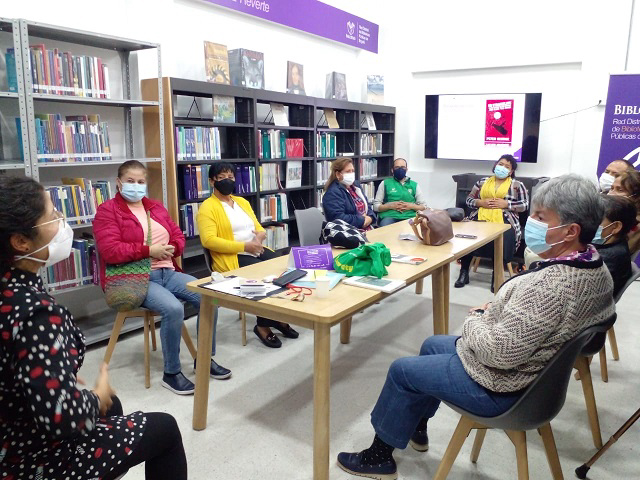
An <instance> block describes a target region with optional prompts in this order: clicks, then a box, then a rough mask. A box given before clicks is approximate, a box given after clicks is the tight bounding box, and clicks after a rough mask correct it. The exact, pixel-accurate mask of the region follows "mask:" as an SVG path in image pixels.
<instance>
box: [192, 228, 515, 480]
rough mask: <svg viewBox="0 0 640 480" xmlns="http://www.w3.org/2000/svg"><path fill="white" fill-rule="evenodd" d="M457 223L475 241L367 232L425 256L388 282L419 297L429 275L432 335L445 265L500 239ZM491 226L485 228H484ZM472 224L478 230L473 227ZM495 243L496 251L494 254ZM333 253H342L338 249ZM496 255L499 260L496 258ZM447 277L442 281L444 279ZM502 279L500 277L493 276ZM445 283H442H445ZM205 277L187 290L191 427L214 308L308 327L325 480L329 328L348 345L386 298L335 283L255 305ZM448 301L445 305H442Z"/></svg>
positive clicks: (202, 398) (199, 421)
mask: <svg viewBox="0 0 640 480" xmlns="http://www.w3.org/2000/svg"><path fill="white" fill-rule="evenodd" d="M454 225H456V227H455V228H456V230H458V229H460V230H459V231H460V232H463V231H464V232H465V233H467V232H471V231H473V233H474V234H476V235H478V239H476V240H464V241H459V240H462V239H457V238H456V239H454V240H453V241H451V242H448V243H447V244H445V245H441V246H439V247H429V246H425V245H422V244H420V243H417V242H411V241H403V240H398V234H399V233H409V232H410V231H411V228H410V227H409V225H408V224H407V223H406V222H401V223H398V224H395V225H391V226H388V227H384V228H380V229H377V230H375V231H373V232H370V233H369V234H368V237H369V240H370V241H372V242H377V241H382V242H384V243H385V244H386V245H387V246H388V247H389V249H390V250H391V251H392V252H393V253H402V254H407V255H414V256H423V257H424V256H426V257H427V261H426V262H424V263H423V264H421V265H407V264H400V263H392V264H391V265H390V266H389V267H387V270H388V271H389V278H394V279H402V280H405V281H406V282H407V285H410V284H412V283H416V287H417V291H418V293H421V289H422V281H423V279H424V278H425V277H426V276H427V275H430V274H431V275H433V282H432V293H433V309H434V332H438V333H444V332H445V331H446V325H447V323H448V318H447V316H448V297H449V295H448V285H449V284H448V271H449V264H450V263H451V262H452V261H455V260H456V259H457V258H459V257H461V256H462V255H465V254H466V253H468V252H470V251H472V250H474V249H475V248H477V247H479V246H481V245H484V244H485V243H488V242H490V241H492V240H493V239H499V240H501V239H502V232H504V231H506V229H504V228H503V227H504V226H503V225H495V226H494V228H487V227H486V226H485V225H483V224H479V223H475V222H474V223H469V224H466V225H464V226H459V225H458V224H454ZM487 225H489V224H487ZM474 226H476V229H474ZM498 244H499V247H500V248H499V252H498ZM335 253H340V251H339V250H337V251H336V252H335ZM498 253H499V258H498ZM496 258H498V260H499V263H497V265H498V264H499V266H500V271H501V269H502V260H501V259H502V242H498V241H497V242H496ZM286 264H287V257H279V258H276V259H273V260H269V261H266V262H261V263H259V264H255V265H251V266H248V267H244V268H240V269H237V270H234V271H233V272H229V273H228V274H233V275H237V276H241V277H244V278H252V279H262V278H264V277H266V276H267V275H272V274H279V273H281V272H283V271H284V270H285V268H286ZM445 277H446V278H445ZM496 277H498V278H500V280H501V279H502V275H500V276H499V275H496ZM445 280H446V282H445ZM209 281H210V280H209V279H208V278H205V279H202V280H196V281H194V282H191V283H189V284H188V285H187V286H188V289H189V290H190V291H193V292H197V293H199V294H200V295H201V296H202V301H201V304H200V331H199V332H198V361H197V369H196V390H195V396H194V406H193V428H194V430H203V429H205V428H206V425H207V409H208V405H209V353H208V352H209V348H210V347H211V342H212V337H213V308H214V306H215V305H217V306H221V307H227V308H230V309H232V310H238V311H242V312H247V313H251V314H254V315H260V316H264V317H267V318H273V319H276V320H278V321H282V322H287V323H291V324H293V325H296V326H299V327H303V328H308V329H311V330H313V331H314V371H313V478H314V479H315V480H320V479H322V480H327V479H328V478H329V431H330V430H329V413H330V409H329V405H330V402H329V396H330V367H331V365H330V329H331V327H333V326H334V325H337V324H340V325H341V331H340V340H341V342H343V343H348V342H349V334H350V329H351V317H352V316H353V315H354V314H356V313H358V312H360V311H362V310H364V309H365V308H367V307H368V306H370V305H372V304H374V303H376V302H378V301H380V300H382V299H383V298H385V297H387V296H388V294H385V293H382V292H379V291H376V290H368V289H364V288H360V287H354V286H350V285H345V284H339V285H337V286H336V287H335V288H334V289H333V290H331V292H330V294H329V297H328V298H326V299H320V298H317V297H316V296H314V295H311V296H310V297H308V298H307V299H306V300H305V301H304V302H292V301H289V300H283V299H279V298H265V299H263V300H261V301H254V300H249V299H245V298H242V297H238V296H234V295H227V294H224V293H220V292H216V291H214V290H210V289H207V288H204V287H200V284H202V283H207V282H209ZM445 302H446V304H445Z"/></svg>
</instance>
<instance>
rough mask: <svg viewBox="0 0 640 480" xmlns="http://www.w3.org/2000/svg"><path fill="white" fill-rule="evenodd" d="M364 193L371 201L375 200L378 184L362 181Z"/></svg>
mask: <svg viewBox="0 0 640 480" xmlns="http://www.w3.org/2000/svg"><path fill="white" fill-rule="evenodd" d="M360 186H361V187H362V193H364V195H365V197H367V199H368V200H369V202H373V199H374V198H375V197H376V186H375V184H374V183H373V182H365V183H361V184H360Z"/></svg>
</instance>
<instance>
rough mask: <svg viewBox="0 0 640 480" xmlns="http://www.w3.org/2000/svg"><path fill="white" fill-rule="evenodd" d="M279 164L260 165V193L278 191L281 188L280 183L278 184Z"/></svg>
mask: <svg viewBox="0 0 640 480" xmlns="http://www.w3.org/2000/svg"><path fill="white" fill-rule="evenodd" d="M280 163H281V162H280ZM280 163H263V164H262V165H260V190H261V191H265V190H279V189H281V188H282V183H281V182H280V169H281V166H280Z"/></svg>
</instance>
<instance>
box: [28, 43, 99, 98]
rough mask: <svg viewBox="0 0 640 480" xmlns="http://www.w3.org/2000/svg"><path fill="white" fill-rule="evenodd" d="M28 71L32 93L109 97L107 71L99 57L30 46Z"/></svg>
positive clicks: (40, 46) (42, 46)
mask: <svg viewBox="0 0 640 480" xmlns="http://www.w3.org/2000/svg"><path fill="white" fill-rule="evenodd" d="M29 69H30V71H31V82H32V83H33V91H34V92H35V93H47V94H52V95H72V96H76V97H92V98H111V89H110V88H109V68H108V67H107V65H106V64H105V63H104V62H103V61H102V59H101V58H98V57H91V56H88V55H72V54H71V53H69V52H61V51H59V50H58V49H57V48H54V49H53V50H47V49H46V48H45V46H44V44H39V45H31V46H30V47H29Z"/></svg>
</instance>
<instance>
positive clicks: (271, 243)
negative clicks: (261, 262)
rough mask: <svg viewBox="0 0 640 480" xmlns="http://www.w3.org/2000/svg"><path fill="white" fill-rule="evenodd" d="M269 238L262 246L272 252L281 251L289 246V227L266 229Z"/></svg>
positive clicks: (284, 224)
mask: <svg viewBox="0 0 640 480" xmlns="http://www.w3.org/2000/svg"><path fill="white" fill-rule="evenodd" d="M265 233H266V234H267V238H266V239H265V241H264V242H262V244H263V245H264V246H265V247H267V248H270V249H271V250H280V249H281V248H287V247H288V246H289V225H287V224H286V223H283V224H282V225H272V226H270V227H266V228H265Z"/></svg>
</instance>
